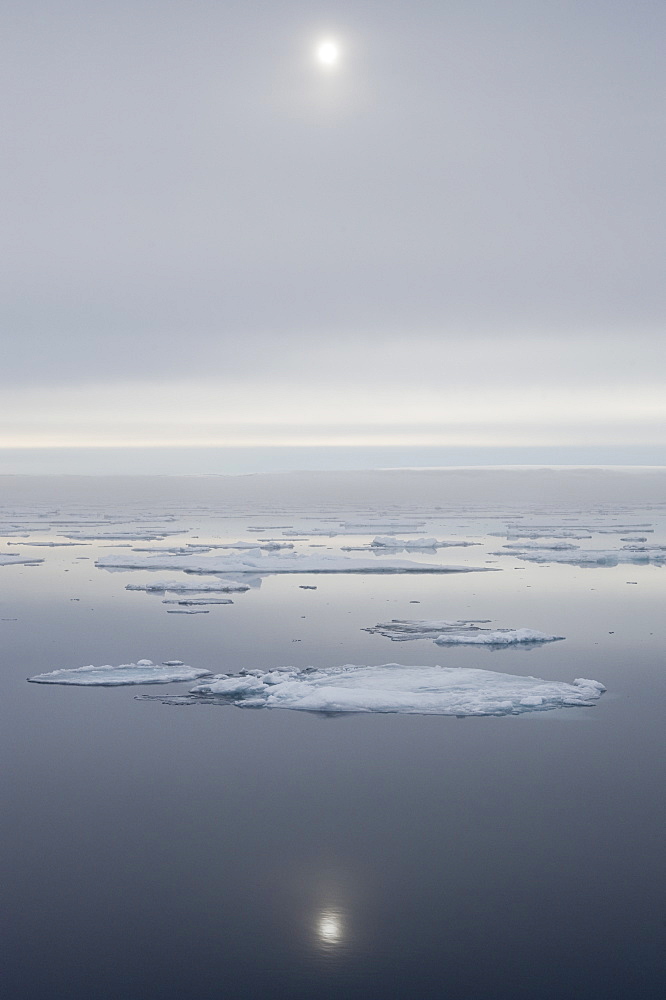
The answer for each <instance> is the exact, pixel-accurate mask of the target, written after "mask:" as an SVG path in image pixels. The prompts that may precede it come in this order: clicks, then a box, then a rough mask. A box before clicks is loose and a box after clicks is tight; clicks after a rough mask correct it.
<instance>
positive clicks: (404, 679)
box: [190, 663, 606, 716]
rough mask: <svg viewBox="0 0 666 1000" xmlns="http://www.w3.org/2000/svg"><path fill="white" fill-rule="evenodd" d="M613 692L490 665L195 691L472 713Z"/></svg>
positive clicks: (286, 702)
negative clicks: (503, 671)
mask: <svg viewBox="0 0 666 1000" xmlns="http://www.w3.org/2000/svg"><path fill="white" fill-rule="evenodd" d="M605 690H606V689H605V687H604V685H603V684H601V683H600V682H599V681H594V680H587V679H584V678H581V677H579V678H576V680H574V682H573V683H572V684H568V683H565V682H564V681H544V680H540V679H539V678H537V677H520V676H514V675H512V674H501V673H495V672H494V671H490V670H476V669H467V668H461V667H407V666H402V665H401V664H398V663H387V664H384V665H383V666H378V667H369V666H356V665H354V664H347V665H346V666H341V667H327V668H323V669H315V668H313V667H309V668H306V669H304V670H297V669H295V668H292V667H289V668H286V669H284V670H268V671H263V670H252V671H249V672H246V673H244V674H241V675H239V676H228V675H226V674H220V675H218V676H214V677H213V678H212V679H211V680H208V681H205V682H203V683H201V684H199V685H197V686H196V687H194V688H192V689H191V690H190V694H191V695H194V696H195V697H196V696H198V697H200V698H201V699H204V700H210V699H220V700H222V701H223V703H226V704H232V705H236V706H238V707H239V708H290V709H296V710H299V711H303V712H400V713H405V714H409V715H455V716H465V715H522V714H523V713H525V712H543V711H547V710H549V709H554V708H568V707H574V706H589V705H593V704H594V702H595V701H597V700H598V699H599V698H600V697H601V695H602V694H603V692H604V691H605Z"/></svg>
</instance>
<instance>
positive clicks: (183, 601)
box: [162, 597, 234, 608]
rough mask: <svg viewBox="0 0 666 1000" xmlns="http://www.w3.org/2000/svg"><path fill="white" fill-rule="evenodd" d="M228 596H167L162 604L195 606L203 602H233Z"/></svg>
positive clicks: (185, 606)
mask: <svg viewBox="0 0 666 1000" xmlns="http://www.w3.org/2000/svg"><path fill="white" fill-rule="evenodd" d="M233 603H234V602H233V601H232V600H231V598H230V597H183V598H178V597H168V598H167V599H166V600H164V601H162V604H177V605H179V607H184V608H188V607H196V606H199V605H203V604H233Z"/></svg>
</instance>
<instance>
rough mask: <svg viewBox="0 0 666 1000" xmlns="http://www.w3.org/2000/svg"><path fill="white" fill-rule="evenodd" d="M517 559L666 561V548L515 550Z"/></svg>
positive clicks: (600, 563)
mask: <svg viewBox="0 0 666 1000" xmlns="http://www.w3.org/2000/svg"><path fill="white" fill-rule="evenodd" d="M512 555H513V556H515V558H516V559H523V560H524V561H526V562H535V563H568V564H569V565H572V566H619V565H620V564H623V565H625V564H638V565H641V564H645V565H647V564H650V563H651V564H652V565H653V566H663V565H664V563H666V548H660V547H659V546H654V547H650V548H648V547H646V546H638V545H629V546H626V547H625V548H622V549H577V550H576V551H575V552H551V551H545V550H536V549H535V550H533V551H527V550H523V551H515V552H512Z"/></svg>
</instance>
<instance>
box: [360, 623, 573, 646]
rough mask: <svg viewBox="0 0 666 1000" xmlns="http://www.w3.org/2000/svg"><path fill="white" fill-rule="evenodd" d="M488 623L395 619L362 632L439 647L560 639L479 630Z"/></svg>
mask: <svg viewBox="0 0 666 1000" xmlns="http://www.w3.org/2000/svg"><path fill="white" fill-rule="evenodd" d="M488 622H489V619H484V618H482V619H474V620H469V621H445V620H444V619H423V620H422V621H410V620H409V619H404V618H394V619H392V620H391V621H390V622H380V623H379V624H378V625H375V626H374V627H373V628H366V629H363V631H364V632H371V633H373V634H376V635H383V636H385V637H386V638H387V639H392V640H393V642H404V641H406V640H408V639H432V640H433V641H434V642H436V643H437V645H439V646H449V645H451V646H453V645H471V646H476V645H481V646H509V645H515V644H517V643H523V644H532V643H538V642H557V641H558V640H560V639H564V636H563V635H547V634H546V633H545V632H537V631H536V629H533V628H479V625H485V624H488Z"/></svg>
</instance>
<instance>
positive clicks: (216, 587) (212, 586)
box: [125, 580, 250, 594]
mask: <svg viewBox="0 0 666 1000" xmlns="http://www.w3.org/2000/svg"><path fill="white" fill-rule="evenodd" d="M249 589H250V585H249V584H248V583H238V582H236V581H235V580H216V581H215V582H214V583H208V582H206V581H204V580H197V581H196V582H195V581H193V580H156V581H155V583H128V584H127V586H126V587H125V590H141V591H144V593H146V594H207V593H209V592H211V593H216V594H243V593H245V591H246V590H249Z"/></svg>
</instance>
